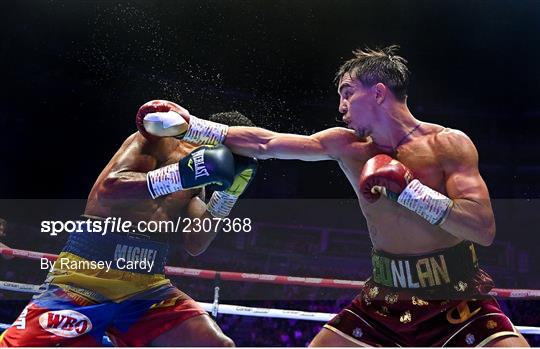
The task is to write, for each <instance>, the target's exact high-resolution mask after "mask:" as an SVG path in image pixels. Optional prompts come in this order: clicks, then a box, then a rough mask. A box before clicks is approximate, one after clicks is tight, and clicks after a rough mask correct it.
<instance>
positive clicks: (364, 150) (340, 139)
mask: <svg viewBox="0 0 540 349" xmlns="http://www.w3.org/2000/svg"><path fill="white" fill-rule="evenodd" d="M318 137H319V139H320V140H321V141H322V142H323V143H324V145H325V148H327V149H332V150H333V151H332V153H335V154H337V156H338V158H341V159H343V158H350V157H353V158H359V159H360V158H361V160H364V161H365V160H367V159H369V157H370V154H372V153H373V142H372V141H371V139H370V138H367V137H364V138H362V137H359V136H358V135H357V134H356V132H355V131H354V130H351V129H348V128H344V127H333V128H329V129H326V130H324V131H321V132H319V133H318ZM373 154H374V153H373Z"/></svg>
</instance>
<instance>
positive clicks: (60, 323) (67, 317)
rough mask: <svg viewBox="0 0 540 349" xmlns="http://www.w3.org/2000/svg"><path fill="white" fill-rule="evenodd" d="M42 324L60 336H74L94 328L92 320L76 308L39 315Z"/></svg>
mask: <svg viewBox="0 0 540 349" xmlns="http://www.w3.org/2000/svg"><path fill="white" fill-rule="evenodd" d="M39 324H40V326H41V327H42V328H43V329H44V330H45V331H48V332H51V333H52V334H55V335H57V336H59V337H65V338H74V337H78V336H82V335H83V334H85V333H88V332H90V331H91V330H92V321H90V319H89V318H88V317H87V316H86V315H83V314H81V313H79V312H77V311H74V310H57V311H48V312H46V313H44V314H41V316H40V317H39Z"/></svg>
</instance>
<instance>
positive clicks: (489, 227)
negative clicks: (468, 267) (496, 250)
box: [476, 222, 496, 246]
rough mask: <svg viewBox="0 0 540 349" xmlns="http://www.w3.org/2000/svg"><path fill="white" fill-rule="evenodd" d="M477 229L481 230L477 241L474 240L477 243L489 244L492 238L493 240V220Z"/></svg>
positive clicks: (494, 229)
mask: <svg viewBox="0 0 540 349" xmlns="http://www.w3.org/2000/svg"><path fill="white" fill-rule="evenodd" d="M478 231H480V232H481V234H480V236H479V237H478V241H476V242H477V243H478V244H480V245H482V246H490V245H491V244H493V240H495V232H496V228H495V222H490V223H487V224H486V225H484V226H483V227H481V228H480V229H479V230H478Z"/></svg>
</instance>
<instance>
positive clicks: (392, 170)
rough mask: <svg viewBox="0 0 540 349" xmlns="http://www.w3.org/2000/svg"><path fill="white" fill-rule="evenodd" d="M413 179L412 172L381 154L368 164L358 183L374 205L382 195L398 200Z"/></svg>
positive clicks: (363, 194)
mask: <svg viewBox="0 0 540 349" xmlns="http://www.w3.org/2000/svg"><path fill="white" fill-rule="evenodd" d="M413 178H414V177H413V173H412V172H411V170H409V169H408V168H407V167H405V165H403V164H402V163H401V162H399V161H397V160H395V159H392V158H391V157H390V156H388V155H386V154H379V155H375V156H374V157H372V158H371V159H369V160H368V161H367V162H366V164H365V165H364V168H363V169H362V173H361V174H360V180H359V181H358V183H359V185H360V191H361V193H362V196H363V197H364V198H365V199H366V200H367V201H368V202H370V203H373V202H375V201H377V200H378V199H379V198H380V196H381V194H384V195H386V196H388V197H389V198H391V199H393V200H397V196H398V195H399V194H400V193H401V192H402V191H403V190H404V189H405V187H407V185H408V184H409V183H410V182H411V181H412V180H413Z"/></svg>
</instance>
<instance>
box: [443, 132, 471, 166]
mask: <svg viewBox="0 0 540 349" xmlns="http://www.w3.org/2000/svg"><path fill="white" fill-rule="evenodd" d="M433 143H434V147H433V148H434V150H435V152H436V154H437V156H438V158H439V159H440V160H441V162H445V161H446V162H456V161H457V162H459V163H462V162H468V160H471V161H473V162H474V161H476V160H477V159H478V152H477V150H476V147H475V146H474V143H473V141H472V140H471V139H470V138H469V136H467V135H466V134H465V132H463V131H460V130H456V129H452V128H444V129H442V130H440V132H437V133H435V134H434V137H433Z"/></svg>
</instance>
